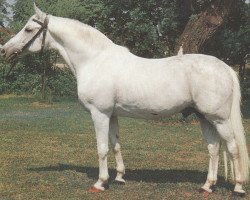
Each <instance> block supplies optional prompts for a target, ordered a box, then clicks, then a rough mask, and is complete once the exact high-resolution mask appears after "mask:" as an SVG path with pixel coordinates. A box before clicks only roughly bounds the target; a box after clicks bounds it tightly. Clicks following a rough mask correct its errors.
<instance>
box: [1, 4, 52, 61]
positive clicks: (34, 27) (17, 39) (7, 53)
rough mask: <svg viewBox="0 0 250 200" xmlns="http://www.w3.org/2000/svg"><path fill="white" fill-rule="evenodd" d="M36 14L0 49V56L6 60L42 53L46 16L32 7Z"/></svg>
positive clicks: (46, 22) (44, 42)
mask: <svg viewBox="0 0 250 200" xmlns="http://www.w3.org/2000/svg"><path fill="white" fill-rule="evenodd" d="M34 7H35V11H36V14H35V15H33V16H32V17H31V18H30V19H29V20H28V22H27V24H26V25H25V26H24V28H23V29H22V30H21V31H20V32H19V33H18V34H16V35H15V36H14V37H13V38H11V39H10V40H9V41H8V42H7V43H6V44H5V45H3V46H2V47H0V55H1V56H3V57H5V58H6V59H8V60H12V59H14V58H16V57H17V56H18V55H21V54H25V53H26V54H27V53H29V52H38V51H42V50H43V48H44V46H45V45H46V32H47V26H48V16H47V15H46V14H45V13H44V12H42V11H41V10H40V9H39V8H38V7H36V5H34Z"/></svg>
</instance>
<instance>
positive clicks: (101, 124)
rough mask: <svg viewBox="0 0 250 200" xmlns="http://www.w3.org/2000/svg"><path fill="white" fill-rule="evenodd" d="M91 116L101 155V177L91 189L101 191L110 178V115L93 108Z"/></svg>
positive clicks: (99, 154)
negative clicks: (108, 159)
mask: <svg viewBox="0 0 250 200" xmlns="http://www.w3.org/2000/svg"><path fill="white" fill-rule="evenodd" d="M91 116H92V120H93V122H94V126H95V132H96V139H97V150H98V156H99V179H98V181H97V182H96V183H95V184H94V186H93V187H92V188H91V189H90V191H91V192H100V191H104V190H105V186H107V184H108V179H109V174H108V164H107V154H108V135H109V121H110V117H109V116H108V115H107V114H105V113H101V112H100V111H98V110H92V111H91Z"/></svg>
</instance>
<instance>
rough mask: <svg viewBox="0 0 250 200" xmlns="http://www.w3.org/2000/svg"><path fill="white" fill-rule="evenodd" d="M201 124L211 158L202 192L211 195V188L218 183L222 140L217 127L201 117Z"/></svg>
mask: <svg viewBox="0 0 250 200" xmlns="http://www.w3.org/2000/svg"><path fill="white" fill-rule="evenodd" d="M200 123H201V129H202V132H203V135H204V137H205V139H206V141H207V143H208V151H209V156H210V158H209V169H208V175H207V181H206V183H205V184H204V185H203V186H202V190H205V191H207V192H209V193H211V192H212V189H211V187H212V186H213V185H215V184H216V182H217V172H218V162H219V148H220V138H219V135H218V133H217V131H216V129H215V127H214V126H213V125H212V124H211V123H210V122H209V121H208V120H206V119H205V118H203V117H201V118H200Z"/></svg>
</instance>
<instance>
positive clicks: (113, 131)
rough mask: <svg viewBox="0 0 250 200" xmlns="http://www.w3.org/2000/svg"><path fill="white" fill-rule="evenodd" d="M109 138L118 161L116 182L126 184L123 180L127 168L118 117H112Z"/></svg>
mask: <svg viewBox="0 0 250 200" xmlns="http://www.w3.org/2000/svg"><path fill="white" fill-rule="evenodd" d="M109 137H110V141H111V144H112V148H113V152H114V154H115V159H116V164H117V166H116V170H117V176H116V178H115V180H116V181H117V182H118V183H121V184H124V183H125V180H124V179H123V178H122V177H123V175H124V174H125V167H124V164H123V159H122V154H121V145H120V142H119V125H118V119H117V117H116V116H112V117H111V118H110V125H109Z"/></svg>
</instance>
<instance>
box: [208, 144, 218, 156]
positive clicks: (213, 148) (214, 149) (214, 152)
mask: <svg viewBox="0 0 250 200" xmlns="http://www.w3.org/2000/svg"><path fill="white" fill-rule="evenodd" d="M207 148H208V152H209V155H210V157H211V158H213V157H216V156H218V154H219V144H209V145H208V146H207Z"/></svg>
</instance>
